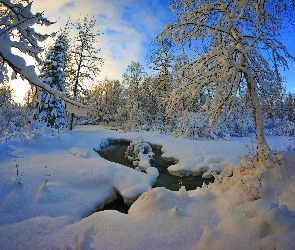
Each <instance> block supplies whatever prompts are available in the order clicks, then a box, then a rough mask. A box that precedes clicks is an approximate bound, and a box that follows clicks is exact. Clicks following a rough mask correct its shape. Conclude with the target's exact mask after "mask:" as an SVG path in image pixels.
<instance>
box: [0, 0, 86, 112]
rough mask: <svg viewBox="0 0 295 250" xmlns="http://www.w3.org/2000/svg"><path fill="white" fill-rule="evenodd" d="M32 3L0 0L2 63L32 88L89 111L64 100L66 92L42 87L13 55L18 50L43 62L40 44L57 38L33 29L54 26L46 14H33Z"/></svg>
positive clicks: (21, 59)
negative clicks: (33, 86)
mask: <svg viewBox="0 0 295 250" xmlns="http://www.w3.org/2000/svg"><path fill="white" fill-rule="evenodd" d="M31 6H32V2H30V1H29V0H22V1H19V2H18V3H13V2H12V1H11V0H0V44H1V46H0V63H1V64H2V65H4V64H8V65H9V67H11V68H12V69H13V71H14V72H15V73H18V74H20V76H21V77H22V78H23V79H26V80H28V81H29V82H30V83H31V84H33V85H35V86H37V87H39V88H41V89H43V90H45V91H47V92H48V93H49V94H52V95H54V96H55V97H56V98H61V99H63V101H64V102H65V103H66V104H67V106H72V107H75V108H73V109H74V110H82V109H83V110H84V109H85V110H86V107H85V106H83V105H81V104H80V103H78V102H74V101H71V100H69V99H68V98H66V97H65V94H66V93H65V92H59V91H58V90H56V89H53V88H51V87H49V86H48V85H47V84H45V83H43V82H42V81H41V80H40V79H39V78H38V76H37V74H36V72H35V68H34V66H33V65H26V61H25V59H24V58H22V57H21V56H18V55H14V54H13V53H12V51H11V49H12V48H16V49H18V50H20V51H21V52H23V53H25V54H27V55H29V56H31V57H33V58H35V59H36V60H37V62H41V60H40V58H39V57H38V54H39V53H40V52H41V51H42V50H43V49H42V47H40V46H39V44H38V43H39V42H43V41H44V40H46V39H47V38H48V37H49V36H54V34H51V35H48V34H40V33H38V32H36V31H35V29H34V28H33V27H32V26H33V25H35V24H38V25H41V26H42V25H45V26H50V25H51V24H53V23H52V22H51V21H49V20H48V19H47V18H44V17H43V13H36V14H33V13H32V12H31Z"/></svg>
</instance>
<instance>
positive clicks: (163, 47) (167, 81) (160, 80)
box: [147, 38, 176, 123]
mask: <svg viewBox="0 0 295 250" xmlns="http://www.w3.org/2000/svg"><path fill="white" fill-rule="evenodd" d="M175 58H176V56H175V51H174V47H173V43H172V42H171V40H170V39H167V38H165V39H164V40H163V41H157V40H155V41H154V42H153V48H152V49H151V50H150V52H149V54H148V56H147V59H148V62H149V65H150V68H152V69H153V70H154V71H155V72H156V75H155V77H154V85H155V87H156V88H154V92H155V93H156V94H155V97H156V98H157V104H158V111H157V120H158V121H162V122H163V123H166V116H165V111H166V104H167V102H166V100H167V96H168V95H169V93H170V91H171V85H172V74H171V72H172V66H173V64H174V60H175Z"/></svg>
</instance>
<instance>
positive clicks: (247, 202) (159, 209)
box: [0, 126, 295, 249]
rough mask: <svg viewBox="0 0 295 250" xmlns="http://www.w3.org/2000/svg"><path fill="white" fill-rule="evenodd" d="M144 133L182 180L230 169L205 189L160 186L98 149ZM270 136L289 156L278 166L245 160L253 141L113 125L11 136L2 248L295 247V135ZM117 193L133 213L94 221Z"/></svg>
mask: <svg viewBox="0 0 295 250" xmlns="http://www.w3.org/2000/svg"><path fill="white" fill-rule="evenodd" d="M139 136H141V137H142V138H143V139H144V140H145V141H147V142H150V143H152V144H156V145H161V146H162V151H163V152H165V153H164V156H165V157H166V158H173V159H175V160H176V161H177V162H178V163H177V164H175V165H174V167H173V171H175V172H176V173H177V171H180V172H181V171H184V170H185V171H186V173H189V172H190V173H195V172H196V171H199V170H200V166H202V168H203V169H202V171H204V170H206V169H207V167H208V169H210V166H211V165H212V164H213V165H212V166H211V168H214V167H213V166H215V165H214V163H216V162H218V163H216V164H217V165H218V167H219V169H223V170H222V172H221V174H220V175H218V179H217V181H215V183H213V184H210V185H208V186H206V185H203V187H202V188H197V189H196V190H191V191H187V190H185V188H184V187H181V188H180V190H179V191H176V192H173V191H170V190H167V189H165V188H163V187H158V188H154V189H152V185H153V182H154V178H153V177H152V176H150V175H149V174H146V173H143V172H139V171H136V170H133V169H131V168H127V167H125V166H121V165H120V164H117V163H112V162H108V161H106V160H105V159H103V158H101V157H100V156H99V155H98V154H97V153H96V152H95V151H94V150H93V149H94V148H95V149H96V150H99V149H100V148H101V147H103V146H104V145H106V144H107V139H113V140H114V139H117V140H119V139H121V140H122V139H124V140H129V141H132V140H134V139H135V138H138V137H139ZM1 138H2V137H1ZM266 139H267V142H268V144H269V145H270V147H271V148H272V149H276V150H279V151H281V156H279V155H277V156H274V158H275V159H276V160H277V164H274V165H272V166H269V168H267V167H263V166H261V165H260V163H259V162H258V163H257V162H256V163H255V162H254V163H253V162H252V161H251V157H244V158H242V160H241V161H240V160H239V159H238V158H237V157H236V156H237V155H240V156H241V154H247V151H248V150H247V148H246V147H245V144H248V145H250V148H251V142H250V141H251V138H230V140H229V141H225V140H204V139H199V140H186V139H181V138H174V137H172V136H168V135H164V134H160V133H156V132H145V131H139V132H132V133H119V132H117V131H114V130H110V129H108V128H105V127H103V126H81V127H76V128H75V129H74V130H73V131H65V132H59V133H56V134H52V133H49V132H48V133H46V131H45V133H44V134H42V135H39V137H38V138H37V139H34V137H29V136H27V137H25V139H22V138H21V137H20V138H19V137H17V136H13V137H12V138H10V140H8V141H6V140H4V138H2V139H1V141H0V155H1V158H0V249H294V248H295V230H294V229H295V200H294V194H295V179H294V177H295V167H294V165H295V150H294V149H295V138H287V137H274V136H273V137H267V138H266ZM288 148H291V149H290V151H288ZM210 164H211V165H210ZM251 164H252V165H251ZM280 164H281V165H280ZM16 165H18V174H17V168H16ZM227 173H231V175H232V176H233V177H230V176H231V175H229V174H227ZM256 184H258V185H257V186H256ZM254 187H255V188H254ZM116 193H120V194H121V195H122V196H123V198H124V200H125V202H127V203H130V204H131V203H132V202H134V203H133V204H132V206H131V208H130V209H129V212H128V214H122V213H120V212H118V211H112V210H109V211H102V212H96V213H93V214H91V212H92V211H93V210H94V209H95V207H96V206H97V205H98V206H101V207H102V206H103V205H104V203H107V202H109V201H111V200H113V199H114V198H115V196H116ZM252 195H256V196H257V197H258V196H259V197H258V198H257V197H256V196H255V197H256V198H253V197H254V196H252ZM90 214H91V215H90Z"/></svg>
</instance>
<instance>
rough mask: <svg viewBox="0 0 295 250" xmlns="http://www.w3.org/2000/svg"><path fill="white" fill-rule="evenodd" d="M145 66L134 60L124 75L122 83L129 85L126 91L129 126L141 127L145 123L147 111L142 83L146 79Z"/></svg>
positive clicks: (130, 127) (129, 127)
mask: <svg viewBox="0 0 295 250" xmlns="http://www.w3.org/2000/svg"><path fill="white" fill-rule="evenodd" d="M145 74H146V73H145V72H144V71H143V67H142V65H141V64H140V63H138V62H132V63H131V64H130V65H129V66H128V67H127V70H126V73H125V74H124V75H123V82H122V84H123V85H124V86H126V87H127V89H126V90H125V91H124V98H125V102H126V103H125V110H126V114H127V121H128V124H125V126H127V127H128V128H126V129H128V130H129V129H134V128H140V127H141V126H142V125H144V124H145V121H146V113H145V112H144V107H143V103H142V89H141V87H142V84H143V81H144V79H145Z"/></svg>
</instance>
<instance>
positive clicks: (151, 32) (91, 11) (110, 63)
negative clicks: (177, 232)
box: [13, 0, 295, 101]
mask: <svg viewBox="0 0 295 250" xmlns="http://www.w3.org/2000/svg"><path fill="white" fill-rule="evenodd" d="M170 1H171V0H140V1H138V0H83V1H82V0H50V1H49V0H47V1H44V0H34V1H33V5H32V11H33V13H35V12H44V16H45V17H47V18H48V19H49V20H51V21H56V24H54V25H52V26H50V27H48V29H47V30H46V28H45V27H43V26H42V32H48V33H50V32H51V31H56V30H59V28H60V27H63V26H64V24H65V23H66V22H67V20H68V18H69V17H70V18H71V20H72V21H75V20H77V19H78V18H83V17H84V16H86V15H88V16H89V17H92V16H94V17H95V18H96V20H97V22H96V29H97V30H98V31H99V32H100V33H103V34H102V35H101V36H99V37H98V44H97V47H98V48H101V53H100V54H99V56H101V57H102V58H104V66H103V67H102V68H101V72H100V76H99V79H100V80H102V79H103V78H104V77H105V76H108V78H110V79H118V80H121V79H122V75H123V73H124V72H125V71H126V69H127V66H128V65H130V64H131V62H132V61H138V62H140V63H142V65H143V66H144V67H146V56H147V54H148V50H149V44H150V43H151V41H152V40H153V39H154V38H155V37H156V36H157V35H158V34H159V33H160V32H161V30H162V29H163V28H164V26H165V24H166V22H168V23H169V22H173V20H174V15H175V13H173V12H172V11H171V10H169V9H168V6H169V2H170ZM293 32H294V30H293ZM293 37H294V36H293ZM284 42H285V44H286V46H287V47H288V49H289V50H290V52H291V53H292V54H293V55H294V56H295V45H294V43H293V39H292V36H290V37H289V38H286V39H285V40H284ZM48 45H49V44H48ZM289 63H290V69H289V70H287V71H281V73H282V76H283V77H285V78H286V82H287V84H286V86H287V91H291V92H293V93H294V92H295V84H294V83H295V75H294V74H293V72H294V70H295V63H294V62H292V61H289ZM13 87H14V89H15V90H18V92H19V93H22V94H23V92H24V90H23V88H27V85H25V84H22V85H20V84H19V82H18V81H17V82H15V83H14V85H13ZM22 87H23V88H22ZM16 95H17V97H18V93H16ZM18 98H19V101H21V100H22V98H23V97H22V96H19V97H18Z"/></svg>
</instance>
